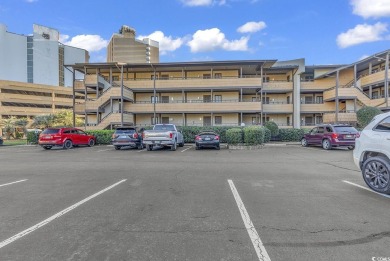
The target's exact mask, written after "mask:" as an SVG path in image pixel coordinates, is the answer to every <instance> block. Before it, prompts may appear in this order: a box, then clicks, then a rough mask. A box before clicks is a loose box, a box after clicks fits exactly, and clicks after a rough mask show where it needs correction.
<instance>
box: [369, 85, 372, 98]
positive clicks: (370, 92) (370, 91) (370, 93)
mask: <svg viewBox="0 0 390 261" xmlns="http://www.w3.org/2000/svg"><path fill="white" fill-rule="evenodd" d="M368 88H369V89H368V96H369V97H370V99H372V86H371V85H370V86H369V87H368Z"/></svg>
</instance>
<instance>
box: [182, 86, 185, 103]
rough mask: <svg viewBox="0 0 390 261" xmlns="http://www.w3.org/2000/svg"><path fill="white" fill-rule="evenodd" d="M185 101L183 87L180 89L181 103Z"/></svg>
mask: <svg viewBox="0 0 390 261" xmlns="http://www.w3.org/2000/svg"><path fill="white" fill-rule="evenodd" d="M184 102H185V96H184V89H183V90H181V103H184Z"/></svg>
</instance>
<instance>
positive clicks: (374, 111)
mask: <svg viewBox="0 0 390 261" xmlns="http://www.w3.org/2000/svg"><path fill="white" fill-rule="evenodd" d="M381 113H382V111H381V110H380V109H378V108H376V107H370V106H365V107H363V108H361V109H360V110H358V111H357V112H356V117H357V122H358V125H359V127H360V128H364V127H366V126H367V125H368V124H369V123H370V122H371V120H372V119H373V118H374V117H375V116H376V115H378V114H381Z"/></svg>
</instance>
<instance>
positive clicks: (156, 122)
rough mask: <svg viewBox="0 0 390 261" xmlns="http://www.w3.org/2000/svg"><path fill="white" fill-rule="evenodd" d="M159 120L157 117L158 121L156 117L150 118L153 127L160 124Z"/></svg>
mask: <svg viewBox="0 0 390 261" xmlns="http://www.w3.org/2000/svg"><path fill="white" fill-rule="evenodd" d="M158 122H159V120H158V117H156V120H155V119H154V117H153V116H152V117H150V123H151V124H152V125H153V124H158Z"/></svg>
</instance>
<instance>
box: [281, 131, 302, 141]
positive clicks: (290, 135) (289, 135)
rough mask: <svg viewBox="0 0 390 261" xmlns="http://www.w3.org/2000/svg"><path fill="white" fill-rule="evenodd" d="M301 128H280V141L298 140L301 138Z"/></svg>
mask: <svg viewBox="0 0 390 261" xmlns="http://www.w3.org/2000/svg"><path fill="white" fill-rule="evenodd" d="M303 134H304V131H303V129H280V130H279V136H280V140H281V141H300V140H301V139H302V138H303Z"/></svg>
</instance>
